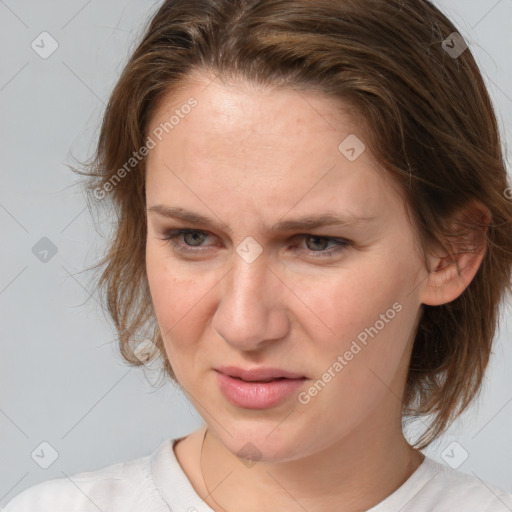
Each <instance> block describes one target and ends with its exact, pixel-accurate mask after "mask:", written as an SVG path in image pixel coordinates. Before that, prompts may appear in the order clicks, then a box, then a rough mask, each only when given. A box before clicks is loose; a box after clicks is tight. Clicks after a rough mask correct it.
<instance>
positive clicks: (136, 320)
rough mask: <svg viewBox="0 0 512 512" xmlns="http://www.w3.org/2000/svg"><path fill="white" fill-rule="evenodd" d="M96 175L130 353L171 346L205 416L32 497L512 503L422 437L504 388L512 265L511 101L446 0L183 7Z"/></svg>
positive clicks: (139, 70) (163, 13)
mask: <svg viewBox="0 0 512 512" xmlns="http://www.w3.org/2000/svg"><path fill="white" fill-rule="evenodd" d="M88 174H89V176H90V180H91V181H90V182H89V187H90V191H91V192H92V195H93V197H94V198H95V199H97V200H98V201H104V200H105V199H106V198H107V197H108V198H109V199H111V200H112V201H113V203H114V205H115V207H116V208H117V213H118V217H117V227H116V230H115V233H114V236H113V238H112V241H111V246H110V250H109V252H108V253H107V255H106V256H105V258H104V260H103V261H102V262H101V264H103V265H104V266H105V268H104V271H103V274H102V276H101V279H100V282H99V286H100V287H102V288H103V289H104V290H106V292H107V294H106V297H107V306H108V308H109V311H110V313H111V315H112V317H113V320H114V322H115V325H116V328H117V329H118V332H119V337H120V344H121V350H122V353H123V355H124V357H125V358H126V359H127V361H129V362H130V363H131V364H142V363H141V359H144V357H141V354H143V355H146V356H151V353H152V346H151V344H154V349H155V350H154V351H156V350H159V351H160V353H161V354H162V355H163V356H164V358H165V370H166V372H167V373H168V375H169V377H170V378H171V379H173V380H175V381H177V382H178V383H179V385H180V386H181V387H182V388H183V390H184V392H185V393H186V394H187V396H188V398H189V399H190V400H191V402H192V403H193V404H194V405H195V406H196V408H197V410H198V412H199V413H200V414H201V416H202V417H203V419H204V421H205V426H204V427H203V428H201V429H199V430H197V431H195V432H192V433H191V434H190V435H188V436H186V437H184V438H181V439H171V440H168V441H166V442H165V443H163V444H162V445H161V446H160V447H159V448H158V449H157V450H155V452H154V453H153V454H151V455H148V456H147V457H144V458H141V459H137V460H134V461H130V462H128V463H125V464H117V465H114V466H110V467H108V468H103V469H100V470H97V471H93V472H88V473H82V474H80V475H75V476H74V477H73V478H72V480H73V483H71V482H70V481H69V480H67V479H54V480H50V481H47V482H44V483H42V484H38V485H37V486H34V487H32V488H30V489H28V490H26V491H25V492H23V493H22V494H21V495H20V496H18V497H17V498H15V499H14V500H13V501H12V502H11V503H10V504H9V505H8V506H7V509H6V511H7V512H17V511H22V510H23V511H25V510H52V511H54V510H66V511H85V510H98V509H99V510H105V511H106V510H109V511H111V510H137V511H138V510H140V511H142V510H144V511H153V510H154V511H156V510H167V509H169V510H188V511H211V510H214V511H224V510H225V511H229V512H231V511H243V512H252V511H261V510H274V509H282V510H287V511H294V510H297V511H300V510H307V511H308V512H316V511H322V512H325V511H343V512H355V511H362V510H367V511H369V510H371V511H372V512H387V511H390V512H391V511H392V512H396V511H398V510H402V511H405V510H414V511H415V512H418V511H432V510H440V511H441V510H442V511H453V510H463V511H468V510H471V511H473V510H474V511H479V512H481V511H502V510H503V511H506V510H512V496H511V495H510V494H508V493H507V492H505V491H504V490H500V489H498V488H496V487H494V486H492V485H490V484H488V483H485V482H482V481H481V480H480V479H479V478H478V477H476V476H469V475H466V474H463V473H462V472H459V471H456V470H454V469H451V468H449V467H447V466H446V467H445V466H443V465H441V464H439V463H437V462H435V461H434V460H432V459H430V458H429V457H426V456H425V455H424V454H422V452H421V450H422V449H423V448H425V447H426V446H428V445H429V444H430V443H432V442H433V441H434V440H435V439H437V438H438V437H439V436H440V435H441V434H442V433H443V432H444V431H445V430H446V428H447V427H448V426H449V425H450V424H451V423H452V422H453V420H454V419H455V418H456V417H458V416H459V415H460V413H461V412H462V411H464V410H465V409H466V408H467V407H468V405H469V404H470V403H471V402H472V400H473V399H474V398H475V397H476V395H477V393H478V391H479V389H480V386H481V382H482V378H483V375H484V371H485V368H486V366H487V363H488V360H489V355H490V351H491V347H492V340H493V336H494V332H495V328H496V323H497V318H498V314H499V307H500V304H501V303H502V301H503V300H504V297H505V294H506V293H507V292H509V291H510V283H511V273H510V272H511V267H512V224H511V219H512V203H511V201H510V200H509V197H508V194H507V191H509V190H510V188H509V184H508V183H507V175H506V170H505V168H504V162H503V156H502V150H501V147H500V138H499V133H498V128H497V123H496V119H495V115H494V112H493V109H492V106H491V102H490V100H489V96H488V93H487V91H486V88H485V86H484V83H483V80H482V77H481V74H480V72H479V70H478V68H477V66H476V64H475V61H474V59H473V57H472V55H471V53H470V51H469V49H468V48H467V46H466V45H465V43H464V40H463V39H462V37H461V36H460V35H459V34H458V33H457V31H456V28H455V27H454V26H453V25H452V24H451V23H450V22H449V21H448V20H447V19H446V18H445V16H444V15H443V14H441V13H440V12H439V10H438V9H437V8H435V7H434V6H433V5H432V4H431V3H430V2H428V1H426V0H411V1H408V2H402V1H400V0H385V1H384V0H362V1H357V2H354V1H348V0H337V1H332V0H330V1H318V0H315V1H312V0H271V1H270V0H267V1H264V0H259V1H258V0H237V1H233V0H193V1H191V0H187V1H184V0H174V1H167V2H164V3H163V5H162V6H161V8H160V9H159V11H158V12H157V13H156V15H155V16H154V18H153V19H152V21H151V24H150V26H149V28H148V30H147V32H146V34H145V36H144V38H143V40H142V42H141V43H140V45H139V46H138V48H137V49H136V50H135V52H134V54H133V56H132V57H131V59H130V61H129V62H128V64H127V65H126V67H125V70H124V72H123V74H122V75H121V78H120V79H119V82H118V84H117V86H116V88H115V90H114V92H113V94H112V96H111V99H110V102H109V104H108V107H107V110H106V113H105V117H104V121H103V125H102V131H101V134H100V138H99V144H98V150H97V156H96V160H95V162H94V165H93V166H92V169H91V170H90V171H89V173H88ZM148 329H150V332H152V334H153V336H152V338H151V343H149V346H148V342H147V341H146V343H145V344H143V345H141V346H138V347H135V346H133V344H132V343H131V340H133V339H136V338H137V337H138V339H140V338H141V337H143V336H145V335H147V332H148ZM151 329H153V331H151ZM425 415H430V416H431V418H432V421H431V423H430V425H429V426H428V428H427V429H426V430H425V432H424V433H423V435H422V436H421V437H420V439H419V440H418V441H417V442H416V443H415V445H414V446H412V445H411V444H409V442H408V441H407V440H406V438H405V436H404V434H403V431H402V423H403V422H404V421H405V420H407V419H409V418H414V417H423V416H425Z"/></svg>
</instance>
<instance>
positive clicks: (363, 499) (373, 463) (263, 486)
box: [201, 422, 424, 512]
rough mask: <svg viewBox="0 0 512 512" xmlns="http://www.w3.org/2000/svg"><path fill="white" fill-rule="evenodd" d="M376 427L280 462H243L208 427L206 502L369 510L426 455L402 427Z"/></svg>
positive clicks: (247, 511)
mask: <svg viewBox="0 0 512 512" xmlns="http://www.w3.org/2000/svg"><path fill="white" fill-rule="evenodd" d="M367 423H368V424H369V425H371V427H372V428H374V429H375V427H384V425H380V426H379V425H378V424H375V423H373V424H372V423H371V422H367ZM377 430H378V431H379V434H378V435H377V434H375V435H374V436H369V435H368V431H367V430H366V429H364V428H361V429H359V430H355V431H354V432H353V433H352V435H350V436H348V437H347V438H345V439H342V440H339V441H338V442H336V443H335V444H333V445H331V446H329V447H328V448H327V449H324V450H321V451H317V452H314V453H312V454H311V455H308V456H306V457H303V458H301V459H296V460H291V461H290V460H289V461H286V462H277V463H275V462H264V461H255V462H252V463H251V461H247V460H242V459H240V458H239V457H237V456H235V455H234V454H233V453H231V452H230V451H229V450H227V449H226V448H225V446H224V445H223V444H222V442H221V441H220V440H219V439H218V437H217V436H216V435H215V433H214V432H212V431H208V432H207V435H206V436H205V438H204V444H203V450H202V454H201V467H202V478H203V479H204V483H205V486H206V490H207V494H208V496H207V497H206V498H205V501H206V502H207V503H208V505H209V506H210V507H211V508H212V509H214V510H215V511H222V512H224V511H225V512H233V511H235V510H236V511H240V510H243V511H244V512H253V511H254V512H256V511H261V510H270V509H276V508H282V509H284V510H290V511H294V510H297V512H299V511H300V512H303V511H304V510H308V512H317V511H318V512H320V511H322V512H330V511H332V512H334V511H336V512H354V511H360V510H368V509H370V508H372V507H373V506H375V505H377V504H378V503H380V502H381V501H383V500H384V499H385V498H386V497H387V496H389V495H390V494H392V493H393V492H394V491H395V490H396V489H398V488H399V487H400V486H401V485H402V484H403V483H404V482H405V481H406V480H407V479H408V478H409V477H410V476H411V475H412V473H413V472H414V471H415V470H416V469H417V468H418V466H419V465H420V464H421V462H422V461H423V458H424V457H423V455H422V454H421V453H419V452H417V451H415V450H413V449H412V448H411V446H410V445H409V444H408V443H407V441H406V439H405V438H404V436H403V434H402V431H401V427H400V429H399V431H398V433H397V429H393V430H389V433H388V434H387V435H383V432H382V430H380V428H377ZM205 434H206V432H205ZM368 439H371V440H372V441H370V442H368Z"/></svg>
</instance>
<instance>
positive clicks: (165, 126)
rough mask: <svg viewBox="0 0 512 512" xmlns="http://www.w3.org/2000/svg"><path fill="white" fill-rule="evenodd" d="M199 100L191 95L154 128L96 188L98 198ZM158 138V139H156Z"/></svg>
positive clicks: (124, 175)
mask: <svg viewBox="0 0 512 512" xmlns="http://www.w3.org/2000/svg"><path fill="white" fill-rule="evenodd" d="M197 105H198V101H197V100H196V98H194V97H191V98H189V99H188V100H187V102H186V103H184V104H183V105H181V107H180V108H177V109H175V110H174V114H173V115H171V116H170V117H169V120H168V121H165V122H164V123H160V124H159V125H158V126H157V127H156V128H154V129H153V131H152V132H151V135H148V137H147V139H146V142H145V144H144V145H143V146H141V147H140V148H139V150H138V151H134V152H133V153H132V156H131V157H130V158H129V159H128V160H127V161H126V162H125V164H124V165H123V166H122V167H120V168H119V169H118V170H117V172H116V173H115V174H114V175H113V176H111V177H110V179H109V180H108V181H107V182H105V183H104V184H103V185H102V186H98V187H96V188H95V189H94V191H93V195H94V197H95V198H96V199H103V198H104V197H105V196H106V195H107V194H108V193H109V192H111V191H112V190H113V189H114V187H115V186H116V185H117V184H118V183H119V182H120V181H121V180H122V179H123V178H124V177H126V175H127V174H129V173H130V172H131V171H132V170H133V169H134V168H135V167H137V165H138V164H139V163H140V162H142V160H143V159H144V158H145V157H146V156H147V155H148V154H149V152H150V151H151V150H152V149H154V148H155V147H156V146H157V144H158V142H161V140H162V139H163V137H164V134H168V133H170V132H171V131H172V130H174V128H176V126H178V125H179V124H180V122H181V120H182V119H185V117H186V116H187V115H188V114H190V112H191V111H192V109H193V108H194V107H197ZM155 139H157V140H155Z"/></svg>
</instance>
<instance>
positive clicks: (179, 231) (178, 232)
mask: <svg viewBox="0 0 512 512" xmlns="http://www.w3.org/2000/svg"><path fill="white" fill-rule="evenodd" d="M172 233H174V234H175V235H176V236H179V235H183V234H186V233H201V234H205V235H209V236H210V235H211V236H215V237H216V236H217V235H215V234H214V233H212V232H211V231H208V230H204V229H197V228H174V229H169V230H167V231H166V234H168V235H170V234H172ZM298 237H302V238H305V237H316V238H321V239H323V240H329V241H337V242H347V243H350V242H351V241H350V240H349V239H348V238H344V237H339V236H332V235H320V234H316V233H303V232H301V233H294V234H293V235H289V236H287V239H294V238H298Z"/></svg>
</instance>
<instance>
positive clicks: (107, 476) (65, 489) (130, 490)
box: [2, 455, 160, 512]
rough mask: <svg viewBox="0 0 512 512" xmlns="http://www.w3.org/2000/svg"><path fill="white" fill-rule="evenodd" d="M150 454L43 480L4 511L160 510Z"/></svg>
mask: <svg viewBox="0 0 512 512" xmlns="http://www.w3.org/2000/svg"><path fill="white" fill-rule="evenodd" d="M150 457H151V456H149V455H148V456H146V457H141V458H138V459H133V460H131V461H128V462H121V463H118V464H112V465H110V466H106V467H103V468H101V469H98V470H95V471H84V472H81V473H76V474H74V475H71V476H64V477H62V478H53V479H50V480H46V481H44V482H40V483H38V484H36V485H33V486H32V487H29V488H28V489H25V490H24V491H22V492H21V493H20V494H18V495H17V496H15V497H14V498H13V499H12V500H11V501H10V502H9V503H8V504H7V506H6V507H5V508H4V509H2V512H89V511H91V512H92V511H94V512H97V511H98V510H110V511H114V510H134V511H135V510H141V511H142V510H145V511H146V510H155V511H156V510H160V508H159V496H158V493H157V491H156V489H155V487H154V484H153V481H152V477H151V469H150ZM152 504H154V505H155V506H154V507H153V508H152V507H151V505H152ZM148 505H149V506H148Z"/></svg>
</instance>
